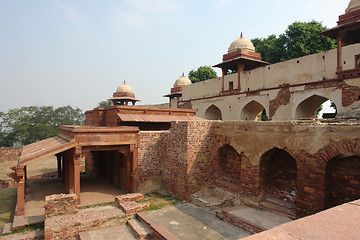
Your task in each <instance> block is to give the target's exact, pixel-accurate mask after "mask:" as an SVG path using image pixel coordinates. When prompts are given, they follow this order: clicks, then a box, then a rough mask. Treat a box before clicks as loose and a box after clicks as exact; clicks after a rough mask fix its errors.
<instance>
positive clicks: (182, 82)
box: [174, 73, 191, 88]
mask: <svg viewBox="0 0 360 240" xmlns="http://www.w3.org/2000/svg"><path fill="white" fill-rule="evenodd" d="M190 84H191V81H190V79H188V78H187V77H185V75H184V73H183V74H182V76H181V77H180V78H178V79H177V80H176V81H175V83H174V88H176V87H180V86H185V85H190Z"/></svg>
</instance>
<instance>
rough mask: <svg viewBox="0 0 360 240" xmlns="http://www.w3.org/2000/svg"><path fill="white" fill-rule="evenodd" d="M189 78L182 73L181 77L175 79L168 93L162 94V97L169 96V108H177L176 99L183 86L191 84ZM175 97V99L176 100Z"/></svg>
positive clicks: (179, 96)
mask: <svg viewBox="0 0 360 240" xmlns="http://www.w3.org/2000/svg"><path fill="white" fill-rule="evenodd" d="M191 84H192V83H191V81H190V79H188V78H187V77H186V76H185V74H184V73H183V74H182V76H181V77H179V78H178V79H176V81H175V83H174V87H173V88H171V92H170V93H169V94H166V95H164V97H168V98H169V107H170V108H178V107H179V106H178V102H179V101H178V100H179V99H180V98H181V97H182V93H183V86H187V85H191ZM176 99H177V100H176Z"/></svg>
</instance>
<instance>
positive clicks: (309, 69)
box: [173, 44, 360, 121]
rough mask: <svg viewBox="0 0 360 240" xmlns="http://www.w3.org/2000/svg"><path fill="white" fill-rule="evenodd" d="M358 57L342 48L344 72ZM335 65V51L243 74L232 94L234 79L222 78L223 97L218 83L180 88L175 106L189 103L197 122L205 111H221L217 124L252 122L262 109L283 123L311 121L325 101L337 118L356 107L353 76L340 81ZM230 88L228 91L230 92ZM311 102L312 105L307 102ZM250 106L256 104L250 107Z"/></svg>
mask: <svg viewBox="0 0 360 240" xmlns="http://www.w3.org/2000/svg"><path fill="white" fill-rule="evenodd" d="M358 54H360V44H354V45H349V46H346V47H343V54H342V59H343V61H342V65H343V69H344V70H351V69H355V56H356V55H358ZM336 61H337V54H336V49H333V50H330V51H327V52H321V53H318V54H313V55H309V56H305V57H301V58H296V59H292V60H289V61H285V62H281V63H277V64H272V65H269V66H265V67H260V68H256V69H253V70H250V71H244V72H242V73H240V85H241V89H240V90H238V89H236V88H237V84H238V79H237V76H238V75H237V74H230V75H225V76H224V90H225V91H227V92H225V93H222V81H221V78H215V79H210V80H207V81H203V82H199V83H195V84H191V85H187V86H184V88H183V96H182V98H181V99H180V105H181V104H184V103H189V104H188V105H189V106H190V107H191V108H192V109H195V110H196V111H197V113H196V115H197V116H198V117H202V118H206V116H205V112H206V110H207V109H208V108H209V107H211V106H212V105H214V106H216V107H217V108H219V110H220V111H221V113H222V120H255V118H254V117H253V116H256V115H257V114H258V113H260V112H261V111H262V110H263V109H265V110H266V113H267V116H268V119H269V120H275V121H284V120H285V121H286V120H295V119H308V118H315V117H316V116H315V113H316V109H317V108H318V107H319V106H320V105H321V104H322V103H323V102H325V101H326V100H328V99H329V100H332V101H333V102H334V103H335V104H336V107H337V113H338V114H340V115H341V114H342V113H343V112H345V111H348V110H349V106H350V105H352V104H353V103H354V102H358V101H360V97H359V96H360V84H359V78H356V77H358V75H349V76H345V75H344V80H342V79H338V76H337V75H336ZM354 74H355V73H354ZM230 82H232V83H233V87H234V89H235V90H233V91H231V90H230V89H229V86H230V84H229V83H230ZM314 96H315V98H316V99H310V100H309V98H311V97H312V98H314ZM306 100H309V101H308V102H306ZM304 101H305V102H304ZM252 102H255V103H256V104H252V105H251V103H252ZM302 103H304V104H302ZM249 104H250V105H249ZM301 104H302V105H301ZM173 105H176V104H173ZM259 106H260V110H259ZM299 106H300V107H299ZM244 110H247V111H244ZM251 111H253V113H251ZM209 119H210V118H209Z"/></svg>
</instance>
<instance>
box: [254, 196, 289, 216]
mask: <svg viewBox="0 0 360 240" xmlns="http://www.w3.org/2000/svg"><path fill="white" fill-rule="evenodd" d="M260 206H261V207H262V208H263V209H265V210H267V211H269V212H272V213H275V214H278V215H281V216H284V217H288V218H290V219H296V206H295V204H294V203H291V202H285V201H282V200H280V199H277V198H270V197H268V198H266V200H265V201H263V202H261V203H260Z"/></svg>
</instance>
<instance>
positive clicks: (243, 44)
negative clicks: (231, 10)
mask: <svg viewBox="0 0 360 240" xmlns="http://www.w3.org/2000/svg"><path fill="white" fill-rule="evenodd" d="M239 49H244V50H248V51H252V52H255V47H254V44H253V43H252V42H251V41H250V40H248V39H246V38H244V37H243V36H242V33H241V36H240V37H239V38H238V39H236V40H235V41H233V42H232V43H231V45H230V47H229V49H228V53H231V52H235V51H237V50H239Z"/></svg>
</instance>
